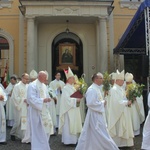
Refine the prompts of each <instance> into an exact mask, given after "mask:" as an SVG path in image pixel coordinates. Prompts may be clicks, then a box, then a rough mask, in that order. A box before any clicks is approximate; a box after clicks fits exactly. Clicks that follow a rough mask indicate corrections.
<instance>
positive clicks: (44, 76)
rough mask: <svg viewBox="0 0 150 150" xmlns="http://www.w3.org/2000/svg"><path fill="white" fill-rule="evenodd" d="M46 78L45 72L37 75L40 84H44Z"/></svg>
mask: <svg viewBox="0 0 150 150" xmlns="http://www.w3.org/2000/svg"><path fill="white" fill-rule="evenodd" d="M46 78H47V74H46V72H45V71H40V72H39V74H38V80H39V81H40V82H41V83H45V82H46Z"/></svg>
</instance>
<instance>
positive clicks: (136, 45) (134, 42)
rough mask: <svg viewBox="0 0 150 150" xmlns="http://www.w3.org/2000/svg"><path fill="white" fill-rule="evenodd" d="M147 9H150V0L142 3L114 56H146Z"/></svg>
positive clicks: (115, 49)
mask: <svg viewBox="0 0 150 150" xmlns="http://www.w3.org/2000/svg"><path fill="white" fill-rule="evenodd" d="M147 7H150V0H145V1H144V2H143V3H141V5H140V7H139V8H138V10H137V12H136V13H135V15H134V17H133V19H132V20H131V22H130V24H129V26H128V27H127V29H126V31H125V32H124V34H123V36H122V37H121V39H120V41H119V43H118V45H117V46H116V47H115V48H114V54H123V55H124V54H142V55H145V54H146V34H145V33H146V30H145V14H144V10H145V9H146V8H147Z"/></svg>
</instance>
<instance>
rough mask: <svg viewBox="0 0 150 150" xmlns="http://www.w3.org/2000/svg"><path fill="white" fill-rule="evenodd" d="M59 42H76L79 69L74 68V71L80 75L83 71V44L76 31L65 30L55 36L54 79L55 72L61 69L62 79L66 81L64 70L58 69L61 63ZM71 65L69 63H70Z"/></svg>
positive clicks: (53, 53) (53, 46) (76, 60)
mask: <svg viewBox="0 0 150 150" xmlns="http://www.w3.org/2000/svg"><path fill="white" fill-rule="evenodd" d="M59 44H75V51H76V54H75V55H76V57H75V58H76V59H75V62H76V66H77V68H78V69H74V70H73V69H72V71H73V73H74V74H76V75H77V76H78V77H80V76H81V75H82V73H83V45H82V41H81V40H80V38H79V37H78V36H77V35H76V34H74V33H71V32H69V33H67V32H63V33H60V34H59V35H57V36H56V37H55V39H54V40H53V43H52V79H54V78H55V72H56V71H60V72H61V76H62V80H63V81H66V78H65V74H64V71H63V70H58V69H57V67H58V66H59V65H60V64H59ZM68 66H69V65H68Z"/></svg>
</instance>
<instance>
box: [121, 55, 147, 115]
mask: <svg viewBox="0 0 150 150" xmlns="http://www.w3.org/2000/svg"><path fill="white" fill-rule="evenodd" d="M124 66H125V72H129V73H132V74H133V76H134V80H135V82H136V83H140V84H144V85H145V87H144V91H143V103H144V109H145V115H147V113H148V106H147V77H148V68H149V58H148V56H146V55H134V54H132V55H131V54H130V55H124Z"/></svg>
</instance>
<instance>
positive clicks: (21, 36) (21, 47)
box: [19, 12, 25, 76]
mask: <svg viewBox="0 0 150 150" xmlns="http://www.w3.org/2000/svg"><path fill="white" fill-rule="evenodd" d="M24 61H25V58H24V16H23V15H22V13H21V12H20V14H19V76H21V75H22V74H23V73H24V71H25V70H24Z"/></svg>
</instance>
